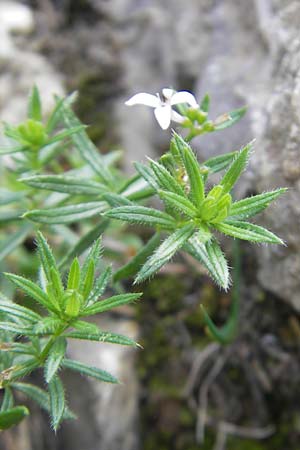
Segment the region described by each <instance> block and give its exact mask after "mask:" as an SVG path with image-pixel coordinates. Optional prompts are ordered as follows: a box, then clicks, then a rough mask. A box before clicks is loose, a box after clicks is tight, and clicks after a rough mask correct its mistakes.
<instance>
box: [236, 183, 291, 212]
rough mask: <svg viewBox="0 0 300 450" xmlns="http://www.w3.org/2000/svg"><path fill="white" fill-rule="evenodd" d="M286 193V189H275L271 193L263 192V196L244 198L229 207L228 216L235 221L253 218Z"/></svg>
mask: <svg viewBox="0 0 300 450" xmlns="http://www.w3.org/2000/svg"><path fill="white" fill-rule="evenodd" d="M286 191H287V189H276V190H274V191H271V192H265V193H264V194H259V195H253V196H252V197H248V198H244V199H243V200H240V201H238V202H235V203H233V204H232V205H231V208H230V211H229V216H230V217H234V218H235V219H247V218H248V217H252V216H255V215H256V214H258V213H260V212H261V211H263V210H264V209H265V208H267V206H269V204H270V203H271V202H272V201H273V200H275V199H276V198H277V197H279V196H280V195H281V194H283V193H284V192H286Z"/></svg>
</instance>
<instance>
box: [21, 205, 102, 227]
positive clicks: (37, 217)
mask: <svg viewBox="0 0 300 450" xmlns="http://www.w3.org/2000/svg"><path fill="white" fill-rule="evenodd" d="M106 208H107V207H106V203H105V202H89V203H79V204H77V205H69V206H61V207H58V208H52V209H35V210H32V211H29V212H27V213H25V214H24V217H26V218H27V219H29V220H32V221H33V222H39V223H46V224H57V223H71V222H77V221H79V220H83V219H87V218H90V217H94V216H96V215H98V214H100V213H103V212H104V211H105V210H106Z"/></svg>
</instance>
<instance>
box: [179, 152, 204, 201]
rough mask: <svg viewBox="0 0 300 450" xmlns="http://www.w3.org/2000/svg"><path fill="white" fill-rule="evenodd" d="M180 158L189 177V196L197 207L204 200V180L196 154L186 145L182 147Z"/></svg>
mask: <svg viewBox="0 0 300 450" xmlns="http://www.w3.org/2000/svg"><path fill="white" fill-rule="evenodd" d="M182 159H183V163H184V166H185V168H186V172H187V174H188V177H189V185H190V193H189V198H190V199H191V200H192V202H193V203H194V205H196V206H197V207H199V206H200V205H201V203H202V201H203V200H204V182H203V178H202V175H201V173H200V168H199V164H198V161H197V159H196V156H195V155H194V153H193V151H192V149H191V148H190V147H189V146H188V145H186V147H184V149H183V152H182Z"/></svg>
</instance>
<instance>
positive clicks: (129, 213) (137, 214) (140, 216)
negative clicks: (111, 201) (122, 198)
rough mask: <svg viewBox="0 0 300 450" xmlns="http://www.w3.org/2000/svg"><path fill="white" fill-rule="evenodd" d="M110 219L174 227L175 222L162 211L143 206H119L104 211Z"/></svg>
mask: <svg viewBox="0 0 300 450" xmlns="http://www.w3.org/2000/svg"><path fill="white" fill-rule="evenodd" d="M105 216H107V217H110V218H111V219H117V220H124V221H126V222H131V223H143V224H145V225H151V226H159V227H162V228H167V229H168V228H174V227H175V225H176V222H175V221H174V219H173V217H172V216H170V215H169V214H166V213H164V212H162V211H159V210H156V209H153V208H147V207H145V206H139V205H133V206H120V207H119V208H114V209H112V210H110V211H107V212H106V213H105Z"/></svg>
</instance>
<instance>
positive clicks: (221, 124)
mask: <svg viewBox="0 0 300 450" xmlns="http://www.w3.org/2000/svg"><path fill="white" fill-rule="evenodd" d="M246 111H247V107H246V106H244V107H243V108H239V109H235V110H233V111H231V112H230V113H226V114H223V116H220V117H218V118H217V119H216V121H215V122H214V129H215V130H216V131H217V130H224V129H225V128H228V127H231V126H232V125H234V124H235V123H236V122H238V121H239V120H240V119H241V118H242V117H243V116H244V115H245V113H246Z"/></svg>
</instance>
